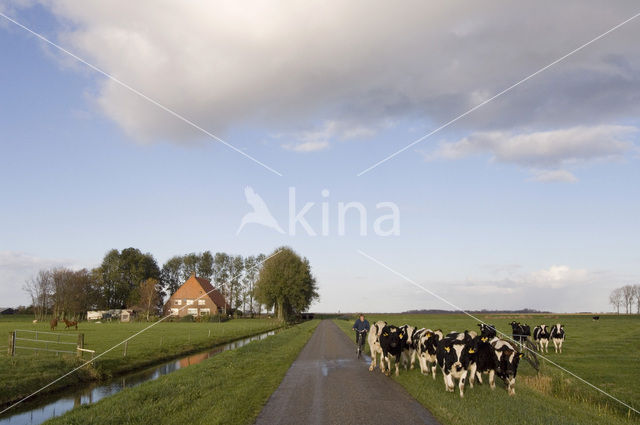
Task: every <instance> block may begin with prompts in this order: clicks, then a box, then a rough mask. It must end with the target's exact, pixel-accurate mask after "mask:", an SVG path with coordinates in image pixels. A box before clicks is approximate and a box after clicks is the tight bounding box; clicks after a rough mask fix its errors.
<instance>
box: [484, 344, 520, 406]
mask: <svg viewBox="0 0 640 425" xmlns="http://www.w3.org/2000/svg"><path fill="white" fill-rule="evenodd" d="M491 347H492V348H493V351H494V353H495V356H496V375H498V376H499V377H500V378H502V380H503V381H504V383H505V384H506V385H507V390H508V392H509V395H514V394H515V393H516V389H515V384H516V375H517V374H518V363H519V362H520V359H521V358H522V356H523V354H522V353H519V352H518V350H516V348H515V346H514V345H513V344H512V343H511V342H509V341H505V340H503V339H500V338H494V339H493V340H492V341H491Z"/></svg>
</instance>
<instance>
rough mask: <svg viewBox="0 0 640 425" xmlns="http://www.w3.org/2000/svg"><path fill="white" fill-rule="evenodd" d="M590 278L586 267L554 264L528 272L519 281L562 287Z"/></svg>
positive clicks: (547, 286)
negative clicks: (577, 267)
mask: <svg viewBox="0 0 640 425" xmlns="http://www.w3.org/2000/svg"><path fill="white" fill-rule="evenodd" d="M591 280H592V276H591V274H590V273H589V272H588V271H587V270H586V269H572V268H571V267H569V266H565V265H556V266H551V267H549V268H548V269H543V270H538V271H535V272H532V273H530V274H529V275H528V276H526V277H525V278H524V279H523V280H522V281H521V284H522V285H524V286H529V285H533V286H536V287H539V288H562V287H565V286H569V285H576V284H581V283H587V282H589V281H591Z"/></svg>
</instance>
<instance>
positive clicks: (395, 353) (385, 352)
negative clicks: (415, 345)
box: [380, 325, 406, 376]
mask: <svg viewBox="0 0 640 425" xmlns="http://www.w3.org/2000/svg"><path fill="white" fill-rule="evenodd" d="M403 341H406V335H405V334H404V333H403V332H402V331H401V330H400V328H398V327H397V326H393V325H387V326H385V327H384V328H382V333H381V334H380V348H382V359H381V360H380V367H381V370H382V372H384V373H385V374H386V375H387V376H389V374H390V373H391V357H393V358H394V359H395V364H396V376H398V375H399V374H400V369H399V364H400V356H401V355H402V345H403V344H404V342H403ZM385 361H386V363H387V364H386V367H385Z"/></svg>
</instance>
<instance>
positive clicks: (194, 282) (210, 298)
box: [164, 274, 231, 317]
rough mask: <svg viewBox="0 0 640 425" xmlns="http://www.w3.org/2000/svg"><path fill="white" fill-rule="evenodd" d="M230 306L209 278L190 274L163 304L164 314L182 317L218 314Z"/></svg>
mask: <svg viewBox="0 0 640 425" xmlns="http://www.w3.org/2000/svg"><path fill="white" fill-rule="evenodd" d="M225 307H226V309H227V311H229V310H230V309H231V308H230V306H229V304H228V303H227V302H226V301H225V299H224V296H223V295H222V294H221V293H220V291H218V290H217V289H213V286H212V285H211V282H210V281H209V279H205V278H202V277H196V275H195V274H192V275H191V276H190V277H189V279H187V281H186V282H185V283H183V284H182V286H180V287H179V288H178V290H177V291H176V292H175V293H174V294H173V295H171V297H169V300H168V301H167V302H166V303H165V305H164V314H171V315H172V316H178V317H183V316H186V315H189V314H190V315H192V316H207V315H214V314H218V313H220V312H221V311H223V310H224V309H225Z"/></svg>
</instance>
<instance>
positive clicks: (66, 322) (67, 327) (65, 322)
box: [62, 319, 78, 330]
mask: <svg viewBox="0 0 640 425" xmlns="http://www.w3.org/2000/svg"><path fill="white" fill-rule="evenodd" d="M62 321H63V322H64V324H65V329H69V328H72V327H74V326H75V328H76V330H78V322H72V321H70V320H67V319H63V320H62Z"/></svg>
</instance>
